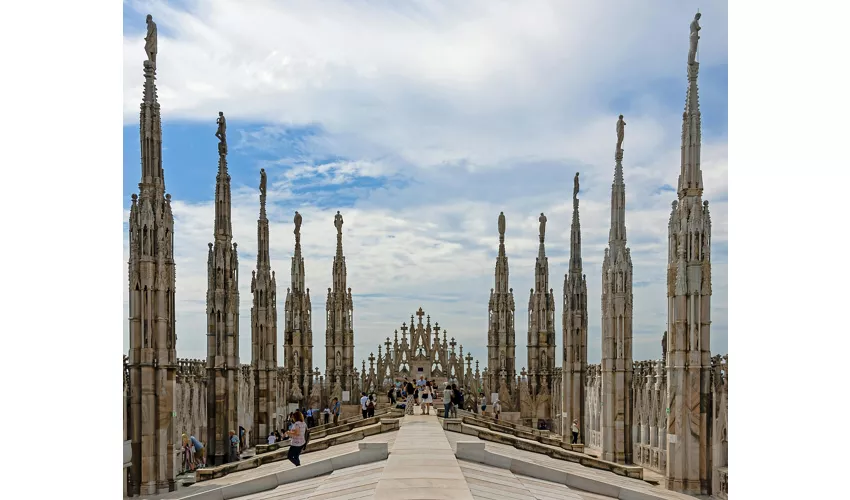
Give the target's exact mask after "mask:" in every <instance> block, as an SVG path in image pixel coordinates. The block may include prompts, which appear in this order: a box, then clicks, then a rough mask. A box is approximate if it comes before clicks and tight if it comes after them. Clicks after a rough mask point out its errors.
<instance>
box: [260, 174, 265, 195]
mask: <svg viewBox="0 0 850 500" xmlns="http://www.w3.org/2000/svg"><path fill="white" fill-rule="evenodd" d="M260 196H262V197H263V198H265V197H266V169H264V168H261V169H260Z"/></svg>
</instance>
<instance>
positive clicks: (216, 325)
mask: <svg viewBox="0 0 850 500" xmlns="http://www.w3.org/2000/svg"><path fill="white" fill-rule="evenodd" d="M220 144H223V141H222V143H220ZM230 205H231V200H230V174H228V173H227V148H221V147H220V148H219V159H218V174H217V175H216V187H215V226H214V227H215V229H214V238H215V240H214V243H210V244H209V251H208V255H207V276H208V282H207V318H208V328H207V372H208V373H207V378H208V381H207V390H208V392H209V393H208V395H207V405H208V407H207V419H208V423H207V432H208V434H207V442H206V443H205V444H206V447H207V463H208V464H212V465H219V464H222V463H226V462H228V461H229V460H228V455H229V448H230V447H229V444H228V431H231V430H233V431H236V432H238V429H239V424H240V421H239V414H238V408H239V385H238V377H239V370H240V366H239V263H238V252H237V249H236V243H233V228H232V220H231V212H230ZM243 422H245V423H247V422H246V421H244V420H243ZM243 427H244V425H243Z"/></svg>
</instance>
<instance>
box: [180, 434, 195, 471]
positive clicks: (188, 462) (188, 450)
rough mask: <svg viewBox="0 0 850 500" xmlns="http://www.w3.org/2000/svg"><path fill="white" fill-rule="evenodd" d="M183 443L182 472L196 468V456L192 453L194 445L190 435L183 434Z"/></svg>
mask: <svg viewBox="0 0 850 500" xmlns="http://www.w3.org/2000/svg"><path fill="white" fill-rule="evenodd" d="M182 437H183V445H182V446H181V447H180V449H181V451H182V453H183V467H184V469H183V470H182V471H181V473H183V472H186V471H192V470H195V458H194V456H193V454H192V451H193V450H192V445H191V444H190V443H189V436H187V435H186V434H183V436H182Z"/></svg>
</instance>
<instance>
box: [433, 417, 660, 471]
mask: <svg viewBox="0 0 850 500" xmlns="http://www.w3.org/2000/svg"><path fill="white" fill-rule="evenodd" d="M458 420H462V421H461V422H458ZM443 429H445V430H447V431H452V432H460V433H462V434H466V435H469V436H475V437H477V438H478V439H481V440H483V441H492V442H494V443H501V444H506V445H510V446H513V447H514V448H516V449H519V450H525V451H531V452H534V453H540V454H542V455H546V456H549V457H552V458H555V459H558V460H566V461H568V462H573V463H577V464H581V465H584V466H585V467H591V468H594V469H599V470H606V471H609V472H613V473H614V474H617V475H620V476H625V477H630V478H633V479H643V467H639V466H635V465H623V464H618V463H615V462H609V461H607V460H601V459H599V458H595V457H591V456H589V455H584V454H582V453H577V452H574V451H571V450H566V449H563V448H561V443H560V441H559V440H554V442H552V443H551V444H550V443H544V442H538V441H535V440H532V439H528V438H525V437H518V436H514V435H511V434H505V433H502V432H498V431H491V430H488V429H484V428H481V427H478V426H476V425H474V423H467V422H466V421H465V419H447V420H445V421H444V422H443ZM458 429H459V430H458ZM458 458H461V457H460V456H458Z"/></svg>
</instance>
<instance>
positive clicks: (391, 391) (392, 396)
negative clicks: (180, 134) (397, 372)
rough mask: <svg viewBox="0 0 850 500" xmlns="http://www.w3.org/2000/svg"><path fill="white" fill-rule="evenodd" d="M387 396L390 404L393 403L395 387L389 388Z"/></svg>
mask: <svg viewBox="0 0 850 500" xmlns="http://www.w3.org/2000/svg"><path fill="white" fill-rule="evenodd" d="M387 398H389V400H390V404H391V405H395V387H393V388H391V389H390V392H388V393H387Z"/></svg>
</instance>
